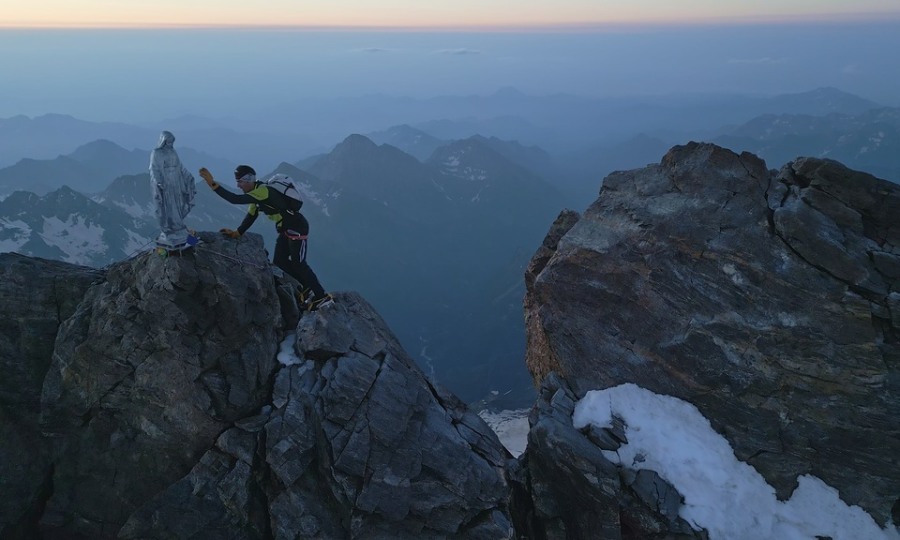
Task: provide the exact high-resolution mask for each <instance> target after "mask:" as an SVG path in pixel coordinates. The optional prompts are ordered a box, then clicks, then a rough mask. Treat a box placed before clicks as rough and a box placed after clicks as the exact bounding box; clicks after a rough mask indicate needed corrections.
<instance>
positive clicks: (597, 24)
mask: <svg viewBox="0 0 900 540" xmlns="http://www.w3.org/2000/svg"><path fill="white" fill-rule="evenodd" d="M898 22H900V12H881V13H855V14H845V13H825V14H816V15H814V16H811V15H808V14H797V15H781V16H774V15H758V16H752V17H735V16H731V17H706V18H696V19H677V20H669V19H654V20H621V21H586V22H585V21H578V22H566V21H559V22H550V23H509V24H502V23H500V24H497V23H474V24H453V23H448V24H418V25H417V24H407V25H389V24H372V25H362V24H284V23H280V24H275V23H271V24H270V23H255V24H254V23H251V24H247V23H212V24H210V23H166V22H150V23H135V22H110V23H60V22H48V23H36V22H22V23H11V22H5V21H0V31H3V30H273V31H287V30H292V31H307V32H316V31H327V32H362V31H365V32H496V33H505V32H522V33H548V32H603V31H606V32H609V31H619V30H640V29H660V28H686V27H687V28H689V27H708V26H759V25H796V24H800V25H819V24H860V23H870V24H871V23H874V24H890V23H898Z"/></svg>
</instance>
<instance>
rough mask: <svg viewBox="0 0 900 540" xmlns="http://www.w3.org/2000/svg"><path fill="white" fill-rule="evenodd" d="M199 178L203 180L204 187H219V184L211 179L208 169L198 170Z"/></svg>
mask: <svg viewBox="0 0 900 540" xmlns="http://www.w3.org/2000/svg"><path fill="white" fill-rule="evenodd" d="M200 177H201V178H203V181H204V182H206V185H207V186H209V187H211V188H212V189H216V188H217V187H219V184H217V183H216V181H215V180H214V179H213V175H212V173H211V172H209V169H207V168H206V167H201V168H200Z"/></svg>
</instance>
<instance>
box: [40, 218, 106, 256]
mask: <svg viewBox="0 0 900 540" xmlns="http://www.w3.org/2000/svg"><path fill="white" fill-rule="evenodd" d="M103 232H104V229H103V227H101V226H99V225H94V224H89V223H87V222H86V221H85V219H84V217H83V216H75V215H70V216H69V219H68V220H66V221H62V220H61V219H59V218H57V217H55V216H54V217H45V218H44V229H43V232H41V233H40V234H39V235H38V236H40V237H41V239H43V240H44V243H45V244H47V245H48V246H51V247H56V248H58V249H59V250H60V251H62V252H63V253H65V254H66V257H65V258H64V261H65V262H70V263H73V264H82V265H89V264H90V263H91V259H92V255H97V254H102V253H105V252H106V250H107V247H106V244H105V243H103Z"/></svg>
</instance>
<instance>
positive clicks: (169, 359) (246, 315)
mask: <svg viewBox="0 0 900 540" xmlns="http://www.w3.org/2000/svg"><path fill="white" fill-rule="evenodd" d="M201 238H202V239H203V240H204V242H203V243H202V244H201V245H199V246H197V247H196V248H195V250H194V251H193V253H189V254H185V255H184V256H181V257H161V256H159V255H158V254H156V253H155V252H151V253H144V254H142V255H139V256H138V257H136V258H135V259H132V260H128V261H124V262H121V263H118V264H116V265H113V266H112V267H110V268H109V269H107V270H105V271H102V272H99V273H98V272H91V271H88V270H86V269H83V268H80V267H74V266H71V265H66V264H63V263H50V262H46V261H40V260H35V259H28V258H25V257H19V256H3V257H0V272H2V273H3V275H4V277H6V278H7V279H6V280H4V283H3V284H2V285H0V301H2V303H3V305H4V306H7V305H9V306H11V309H10V311H9V312H8V316H7V317H6V319H5V320H4V321H3V323H2V326H0V346H2V351H3V353H4V355H3V358H2V362H3V363H2V368H3V370H4V377H3V378H2V381H0V390H2V393H0V399H2V401H0V434H2V435H3V437H2V438H0V457H3V458H4V459H2V461H0V473H2V476H0V488H2V490H3V491H2V494H0V505H2V506H0V510H2V513H0V538H3V539H7V538H34V537H37V536H38V535H42V536H43V538H45V539H57V538H58V539H104V538H198V539H199V538H203V539H212V538H262V539H268V538H388V537H390V538H485V539H488V538H491V539H493V538H509V537H512V535H513V532H512V525H511V520H510V517H509V511H508V486H507V484H506V482H505V480H504V465H505V462H506V460H507V459H509V458H510V456H509V454H508V453H507V452H506V450H505V449H504V448H503V447H502V445H501V444H500V442H499V440H498V439H497V437H496V435H495V434H494V433H493V432H492V431H491V430H490V428H488V427H487V425H486V424H484V422H483V421H482V420H481V419H480V418H479V417H478V416H477V415H475V414H474V413H472V412H470V411H468V410H467V409H466V407H465V406H464V405H463V404H462V403H461V402H460V401H459V400H457V399H456V398H455V397H453V396H452V395H449V394H447V393H445V392H444V391H442V390H440V389H439V388H436V387H434V386H433V385H431V384H430V383H429V382H428V381H427V380H426V379H425V377H424V376H423V374H422V372H421V371H420V370H419V369H418V368H417V367H416V366H415V364H414V363H413V362H412V361H411V359H410V358H409V356H408V355H407V354H406V353H405V352H404V351H403V350H402V349H401V347H400V346H399V344H398V342H397V340H396V338H395V337H394V336H393V334H392V333H391V332H390V330H389V329H388V328H387V327H386V325H385V324H384V322H383V321H382V320H381V318H380V317H379V316H378V315H377V314H376V313H375V311H374V310H373V309H372V308H371V306H369V305H368V304H367V303H366V302H365V301H364V300H363V299H362V298H360V297H359V296H358V295H355V294H340V295H337V296H338V299H337V304H336V305H335V306H332V307H331V308H329V309H328V310H322V311H319V312H317V313H311V314H305V315H303V317H302V318H300V319H299V325H297V324H296V323H297V322H298V317H297V308H296V304H295V303H294V301H293V297H292V295H291V294H290V288H289V287H290V286H289V285H288V284H286V283H281V281H282V280H281V278H275V279H273V274H272V271H271V269H270V267H269V265H268V262H267V261H266V256H265V252H264V250H263V245H262V241H261V238H260V237H259V236H257V235H253V234H250V235H247V236H245V237H243V238H241V239H240V240H239V241H236V240H228V239H222V238H220V237H218V235H211V234H203V235H201ZM286 328H290V329H291V331H289V332H285V329H286ZM294 328H296V331H294V330H293V329H294ZM285 334H287V336H288V337H289V338H293V339H294V340H295V342H296V343H297V345H296V347H295V351H294V352H295V354H293V355H288V356H283V358H287V359H288V360H289V361H286V363H288V364H291V365H282V364H281V363H279V362H278V360H277V356H278V354H279V344H280V343H281V341H282V338H283V337H284V336H285ZM284 354H286V353H284V352H282V355H284ZM6 374H9V376H8V377H7V376H6Z"/></svg>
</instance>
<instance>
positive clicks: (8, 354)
mask: <svg viewBox="0 0 900 540" xmlns="http://www.w3.org/2000/svg"><path fill="white" fill-rule="evenodd" d="M102 277H103V275H102V273H101V272H98V271H97V270H94V269H92V268H87V267H78V266H73V265H70V264H66V263H60V262H56V261H49V260H44V259H34V258H30V257H24V256H22V255H17V254H13V253H4V254H0V299H2V301H0V305H2V306H3V317H2V318H0V374H2V375H0V494H2V495H0V537H4V536H3V535H4V532H5V531H11V530H13V529H16V530H18V531H20V532H19V534H20V535H21V537H22V538H34V537H36V536H37V531H36V529H35V527H34V526H33V523H34V522H35V521H36V511H37V510H36V508H37V506H38V504H39V501H41V500H43V499H46V497H47V493H48V492H49V490H50V478H51V475H50V471H51V464H52V459H51V455H50V449H49V445H47V444H45V442H44V441H43V438H42V437H41V432H40V428H39V422H38V419H39V414H40V405H41V387H42V386H43V382H44V377H45V376H46V375H47V370H48V369H49V367H50V364H51V360H52V356H53V341H54V339H55V337H56V333H57V331H58V329H59V327H60V325H61V324H62V322H63V321H64V320H66V319H68V318H69V317H71V316H72V314H73V313H74V312H75V309H76V306H77V305H78V302H79V301H80V299H81V298H82V297H83V296H84V293H85V291H86V290H87V289H88V287H90V285H91V283H92V282H94V281H95V280H100V279H102Z"/></svg>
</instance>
